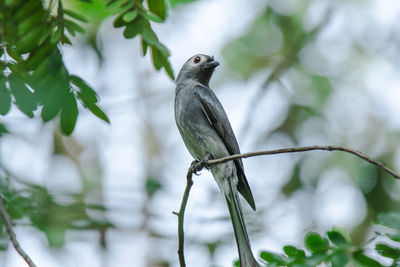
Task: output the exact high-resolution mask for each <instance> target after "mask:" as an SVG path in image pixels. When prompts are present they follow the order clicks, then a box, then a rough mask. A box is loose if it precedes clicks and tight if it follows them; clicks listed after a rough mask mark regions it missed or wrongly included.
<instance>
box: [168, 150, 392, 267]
mask: <svg viewBox="0 0 400 267" xmlns="http://www.w3.org/2000/svg"><path fill="white" fill-rule="evenodd" d="M313 150H322V151H342V152H346V153H350V154H353V155H355V156H357V157H359V158H361V159H363V160H365V161H367V162H369V163H371V164H373V165H375V166H377V167H379V168H381V169H382V170H384V171H385V172H387V173H388V174H390V175H391V176H393V177H394V178H395V179H400V175H399V174H397V173H395V172H394V171H393V170H391V169H390V168H389V167H387V166H386V165H385V164H383V163H382V162H380V161H377V160H375V159H373V158H370V157H368V156H365V155H364V154H362V153H361V152H359V151H356V150H354V149H351V148H347V147H343V146H306V147H295V148H282V149H276V150H266V151H258V152H249V153H243V154H235V155H231V156H227V157H223V158H218V159H211V160H206V161H200V162H197V163H195V164H192V165H191V166H190V167H189V169H188V171H187V174H186V188H185V191H184V194H183V196H182V201H181V206H180V209H179V212H173V214H175V215H177V216H178V240H179V241H178V242H179V243H178V251H177V253H178V257H179V263H180V266H181V267H184V266H186V263H185V256H184V226H183V223H184V216H185V209H186V205H187V202H188V199H189V194H190V190H191V187H192V185H193V179H192V176H193V173H197V172H198V171H200V170H202V169H203V168H204V167H209V166H212V165H214V164H221V163H224V162H228V161H231V160H235V159H240V158H249V157H255V156H264V155H275V154H282V153H297V152H305V151H313ZM389 216H391V217H389ZM388 217H389V218H390V219H389V218H388ZM392 217H394V218H392ZM378 219H379V221H378V223H380V224H383V225H385V226H388V227H392V228H395V229H397V233H395V234H391V235H388V237H389V238H390V239H392V240H393V241H400V213H399V214H394V215H393V214H390V215H381V217H380V218H379V217H378ZM327 235H328V238H329V240H330V241H331V242H332V243H333V244H334V246H336V247H331V246H330V244H329V241H328V239H326V238H323V237H321V236H320V235H319V234H317V233H313V232H310V233H308V234H307V236H306V238H305V246H306V248H307V249H308V250H309V251H310V252H311V256H306V254H305V252H304V251H303V250H301V249H298V248H295V247H293V246H285V247H284V251H285V253H286V255H284V256H282V255H278V254H275V253H272V252H267V251H263V252H261V254H260V257H261V259H263V260H264V261H265V262H266V263H269V265H268V266H304V267H307V266H310V267H312V266H316V265H318V264H320V263H322V262H327V261H329V262H331V263H332V266H333V267H341V266H344V265H345V264H346V263H347V262H348V261H349V258H348V254H349V253H351V255H352V257H353V259H354V260H355V261H356V262H358V263H359V264H361V266H378V267H380V266H383V265H381V264H380V263H379V262H377V261H376V260H374V259H372V258H370V257H368V256H367V255H365V254H364V253H363V250H362V248H360V247H356V246H353V245H350V241H349V240H350V239H349V238H346V237H345V235H344V234H343V233H341V232H340V231H337V230H332V231H331V232H328V233H327ZM376 250H377V251H378V253H379V254H381V255H382V256H385V257H389V258H392V259H393V265H391V266H397V265H395V264H396V262H397V263H398V261H399V260H400V249H398V248H394V247H392V246H390V245H388V244H384V243H379V244H377V245H376ZM236 264H237V266H239V265H238V264H239V263H238V262H237V263H236Z"/></svg>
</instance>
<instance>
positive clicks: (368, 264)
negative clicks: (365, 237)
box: [353, 251, 384, 267]
mask: <svg viewBox="0 0 400 267" xmlns="http://www.w3.org/2000/svg"><path fill="white" fill-rule="evenodd" d="M353 258H354V260H355V261H356V262H357V263H359V264H360V265H361V266H365V267H384V266H383V265H381V264H380V263H379V262H377V261H376V260H374V259H372V258H370V257H368V256H367V255H365V254H364V253H363V252H362V251H357V252H355V253H353Z"/></svg>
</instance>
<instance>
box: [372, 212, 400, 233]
mask: <svg viewBox="0 0 400 267" xmlns="http://www.w3.org/2000/svg"><path fill="white" fill-rule="evenodd" d="M376 223H377V224H381V225H384V226H387V227H390V228H394V229H397V230H400V212H387V213H379V214H378V216H377V222H376Z"/></svg>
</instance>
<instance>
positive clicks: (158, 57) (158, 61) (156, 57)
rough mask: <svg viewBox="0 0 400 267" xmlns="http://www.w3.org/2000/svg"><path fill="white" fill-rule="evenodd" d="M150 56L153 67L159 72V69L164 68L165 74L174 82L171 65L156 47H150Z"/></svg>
mask: <svg viewBox="0 0 400 267" xmlns="http://www.w3.org/2000/svg"><path fill="white" fill-rule="evenodd" d="M151 54H152V58H153V64H154V67H155V68H156V69H157V70H159V69H160V68H162V67H164V69H165V71H166V72H167V74H168V76H169V77H170V78H171V79H172V80H174V79H175V77H174V72H173V70H172V68H171V65H170V64H169V62H168V59H167V57H166V56H165V55H164V53H163V52H161V51H160V50H159V49H158V48H157V47H155V46H152V47H151Z"/></svg>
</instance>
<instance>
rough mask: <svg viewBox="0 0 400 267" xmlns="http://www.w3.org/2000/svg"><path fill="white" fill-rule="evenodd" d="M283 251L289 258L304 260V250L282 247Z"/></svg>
mask: <svg viewBox="0 0 400 267" xmlns="http://www.w3.org/2000/svg"><path fill="white" fill-rule="evenodd" d="M283 251H284V252H285V254H286V255H288V256H289V258H304V257H305V256H306V254H305V252H304V250H302V249H298V248H296V247H294V246H284V247H283Z"/></svg>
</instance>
